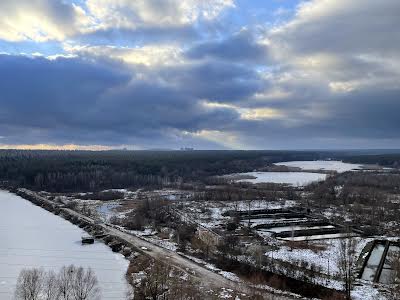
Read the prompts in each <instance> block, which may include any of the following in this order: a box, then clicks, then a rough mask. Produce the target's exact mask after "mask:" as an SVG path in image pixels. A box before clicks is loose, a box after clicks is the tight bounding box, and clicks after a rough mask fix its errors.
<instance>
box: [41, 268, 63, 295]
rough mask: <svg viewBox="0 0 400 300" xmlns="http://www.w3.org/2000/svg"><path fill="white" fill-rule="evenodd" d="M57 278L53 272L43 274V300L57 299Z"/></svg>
mask: <svg viewBox="0 0 400 300" xmlns="http://www.w3.org/2000/svg"><path fill="white" fill-rule="evenodd" d="M59 293H60V291H59V288H58V278H57V274H56V273H55V272H54V271H49V272H47V274H45V277H44V283H43V299H44V300H55V299H59Z"/></svg>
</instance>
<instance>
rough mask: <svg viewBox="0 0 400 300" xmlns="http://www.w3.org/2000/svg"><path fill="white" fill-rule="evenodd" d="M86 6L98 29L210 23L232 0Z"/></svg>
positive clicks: (109, 1)
mask: <svg viewBox="0 0 400 300" xmlns="http://www.w3.org/2000/svg"><path fill="white" fill-rule="evenodd" d="M86 6H87V7H88V11H89V12H90V14H91V15H92V16H94V17H95V18H96V19H97V21H98V26H99V27H101V28H110V27H117V28H120V27H122V28H136V27H138V26H176V25H184V24H192V23H194V22H196V21H197V20H199V19H207V20H212V19H214V18H216V17H217V16H218V15H219V14H220V13H221V12H222V11H223V10H224V9H226V8H229V7H233V6H234V2H233V0H184V1H182V0H135V1H131V0H87V3H86Z"/></svg>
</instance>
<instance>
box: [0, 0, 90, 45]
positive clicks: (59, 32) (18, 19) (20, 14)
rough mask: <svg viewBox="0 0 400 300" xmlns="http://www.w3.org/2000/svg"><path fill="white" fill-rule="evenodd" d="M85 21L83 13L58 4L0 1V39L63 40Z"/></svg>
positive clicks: (34, 0) (54, 1)
mask: <svg viewBox="0 0 400 300" xmlns="http://www.w3.org/2000/svg"><path fill="white" fill-rule="evenodd" d="M85 22H86V21H85V14H84V11H83V10H82V9H81V8H80V7H78V6H76V5H73V4H67V3H64V2H63V1H58V0H14V1H0V39H3V40H6V41H11V42H17V41H24V40H33V41H35V42H45V41H48V40H64V39H65V38H66V37H67V36H70V35H72V34H74V33H75V32H76V31H77V27H78V24H77V23H80V24H79V25H82V24H84V23H85Z"/></svg>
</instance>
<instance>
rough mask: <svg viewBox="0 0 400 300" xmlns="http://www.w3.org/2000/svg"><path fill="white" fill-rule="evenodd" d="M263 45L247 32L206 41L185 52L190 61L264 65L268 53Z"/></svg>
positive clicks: (243, 31)
mask: <svg viewBox="0 0 400 300" xmlns="http://www.w3.org/2000/svg"><path fill="white" fill-rule="evenodd" d="M267 50H268V49H267V47H266V46H265V45H261V44H259V43H257V38H256V37H255V36H254V34H252V33H251V32H250V31H248V30H242V31H241V32H239V33H236V34H233V35H231V36H228V37H225V38H223V39H220V40H215V41H206V42H203V43H200V44H197V45H195V46H194V47H192V48H191V49H189V50H188V51H187V52H186V56H187V57H188V58H191V59H202V58H215V59H220V60H225V61H233V62H241V61H242V62H252V63H266V62H267V60H268V51H267Z"/></svg>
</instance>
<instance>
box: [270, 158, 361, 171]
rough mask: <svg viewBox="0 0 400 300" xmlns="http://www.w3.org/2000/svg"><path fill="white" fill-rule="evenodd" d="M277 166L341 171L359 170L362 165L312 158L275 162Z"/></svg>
mask: <svg viewBox="0 0 400 300" xmlns="http://www.w3.org/2000/svg"><path fill="white" fill-rule="evenodd" d="M275 165H277V166H287V167H296V168H300V169H302V170H324V171H336V172H338V173H343V172H347V171H351V170H359V169H360V168H361V167H362V165H356V164H350V163H344V162H342V161H336V160H314V161H287V162H280V163H276V164H275Z"/></svg>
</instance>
